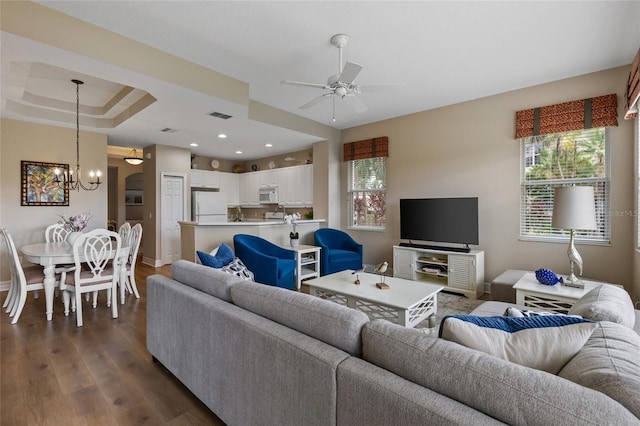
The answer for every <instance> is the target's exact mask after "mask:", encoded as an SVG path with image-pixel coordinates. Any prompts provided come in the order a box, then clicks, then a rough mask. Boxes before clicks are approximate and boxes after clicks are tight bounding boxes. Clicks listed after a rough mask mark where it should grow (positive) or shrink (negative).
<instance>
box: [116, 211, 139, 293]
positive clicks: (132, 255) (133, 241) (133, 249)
mask: <svg viewBox="0 0 640 426" xmlns="http://www.w3.org/2000/svg"><path fill="white" fill-rule="evenodd" d="M141 241H142V225H141V224H139V223H136V224H135V225H133V227H132V228H131V232H130V233H129V257H128V260H127V263H126V265H125V268H126V272H125V274H126V286H127V290H129V292H130V293H133V294H135V296H136V299H140V293H139V292H138V286H137V285H136V275H135V272H136V260H137V259H138V250H139V249H140V242H141ZM120 296H121V299H122V300H121V303H124V296H123V293H120Z"/></svg>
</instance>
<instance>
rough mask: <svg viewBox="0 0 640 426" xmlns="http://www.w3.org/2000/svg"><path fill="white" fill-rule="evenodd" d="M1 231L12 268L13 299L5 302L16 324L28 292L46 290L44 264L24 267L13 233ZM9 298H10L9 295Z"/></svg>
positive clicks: (13, 322)
mask: <svg viewBox="0 0 640 426" xmlns="http://www.w3.org/2000/svg"><path fill="white" fill-rule="evenodd" d="M0 232H1V233H2V236H3V240H4V241H5V242H6V244H7V250H8V253H9V267H10V269H11V286H12V295H11V299H10V300H8V301H5V303H6V304H7V306H6V308H7V311H8V312H9V316H10V317H12V318H13V319H12V321H11V324H15V323H17V322H18V319H19V318H20V314H21V313H22V310H23V309H24V305H25V303H26V301H27V294H28V293H29V292H30V291H37V290H44V271H43V269H42V266H28V267H23V266H22V264H21V263H20V258H19V256H18V252H17V250H16V246H15V244H14V242H13V238H11V234H9V233H8V232H7V230H6V229H4V228H2V230H1V231H0ZM57 285H59V275H56V286H57ZM10 291H11V290H10ZM7 298H8V299H9V296H7Z"/></svg>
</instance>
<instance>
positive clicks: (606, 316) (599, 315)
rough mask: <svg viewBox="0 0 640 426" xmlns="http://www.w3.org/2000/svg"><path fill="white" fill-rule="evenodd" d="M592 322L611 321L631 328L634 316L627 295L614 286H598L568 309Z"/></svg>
mask: <svg viewBox="0 0 640 426" xmlns="http://www.w3.org/2000/svg"><path fill="white" fill-rule="evenodd" d="M569 315H581V316H582V317H584V318H588V319H590V320H593V321H611V322H615V323H618V324H622V325H625V326H627V327H629V328H633V326H634V324H635V323H636V314H635V312H634V308H633V302H632V301H631V297H630V296H629V293H627V292H626V291H625V290H624V289H623V288H620V287H617V286H615V285H609V284H605V285H600V286H598V287H596V288H594V289H592V290H591V291H589V292H588V293H587V294H585V295H584V296H582V297H581V298H580V299H578V301H577V302H576V303H575V304H574V305H573V306H572V307H571V308H570V309H569Z"/></svg>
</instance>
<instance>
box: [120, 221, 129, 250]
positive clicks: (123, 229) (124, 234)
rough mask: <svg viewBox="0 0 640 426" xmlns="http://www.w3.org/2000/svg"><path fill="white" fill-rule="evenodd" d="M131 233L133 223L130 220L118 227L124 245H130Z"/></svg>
mask: <svg viewBox="0 0 640 426" xmlns="http://www.w3.org/2000/svg"><path fill="white" fill-rule="evenodd" d="M130 233H131V224H130V223H129V222H125V223H123V224H122V225H121V226H120V229H118V234H119V235H120V240H121V242H122V246H123V247H129V234H130Z"/></svg>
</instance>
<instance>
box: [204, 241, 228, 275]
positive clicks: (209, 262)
mask: <svg viewBox="0 0 640 426" xmlns="http://www.w3.org/2000/svg"><path fill="white" fill-rule="evenodd" d="M196 254H197V255H198V258H199V259H200V262H201V263H202V264H203V265H205V266H210V267H212V268H217V269H219V268H222V267H223V266H224V265H226V264H227V263H229V262H231V261H232V260H233V259H234V257H235V255H234V254H233V250H231V247H229V246H228V245H226V244H225V243H222V244H220V247H218V252H217V253H216V255H215V256H212V255H210V254H209V253H205V252H203V251H200V250H197V251H196Z"/></svg>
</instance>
